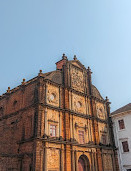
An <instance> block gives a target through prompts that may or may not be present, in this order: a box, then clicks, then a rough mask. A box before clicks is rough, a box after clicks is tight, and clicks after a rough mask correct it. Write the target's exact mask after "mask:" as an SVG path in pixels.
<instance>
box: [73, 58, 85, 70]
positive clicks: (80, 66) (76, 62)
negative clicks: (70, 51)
mask: <svg viewBox="0 0 131 171" xmlns="http://www.w3.org/2000/svg"><path fill="white" fill-rule="evenodd" d="M70 63H71V64H72V65H74V66H76V67H78V68H80V69H82V70H83V69H84V70H86V68H85V66H84V65H83V64H82V63H81V62H80V61H79V60H72V61H70Z"/></svg>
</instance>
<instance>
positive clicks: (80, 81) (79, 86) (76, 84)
mask: <svg viewBox="0 0 131 171" xmlns="http://www.w3.org/2000/svg"><path fill="white" fill-rule="evenodd" d="M71 86H72V88H73V89H75V90H77V91H81V92H84V76H83V72H82V71H81V70H79V69H77V68H76V67H72V68H71Z"/></svg>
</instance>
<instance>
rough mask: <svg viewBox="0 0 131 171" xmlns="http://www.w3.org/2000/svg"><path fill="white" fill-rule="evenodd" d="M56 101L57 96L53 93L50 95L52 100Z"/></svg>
mask: <svg viewBox="0 0 131 171" xmlns="http://www.w3.org/2000/svg"><path fill="white" fill-rule="evenodd" d="M54 99H55V95H54V94H53V93H52V94H51V95H50V100H52V101H53V100H54Z"/></svg>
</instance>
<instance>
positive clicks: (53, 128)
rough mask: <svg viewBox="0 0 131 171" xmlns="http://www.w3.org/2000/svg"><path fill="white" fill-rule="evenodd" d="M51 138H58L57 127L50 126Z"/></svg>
mask: <svg viewBox="0 0 131 171" xmlns="http://www.w3.org/2000/svg"><path fill="white" fill-rule="evenodd" d="M50 136H51V137H56V126H55V125H50Z"/></svg>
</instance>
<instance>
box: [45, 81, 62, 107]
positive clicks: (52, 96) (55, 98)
mask: <svg viewBox="0 0 131 171" xmlns="http://www.w3.org/2000/svg"><path fill="white" fill-rule="evenodd" d="M46 92H47V103H48V104H50V105H52V106H57V107H59V88H58V87H56V86H53V85H50V84H48V85H47V91H46Z"/></svg>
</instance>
